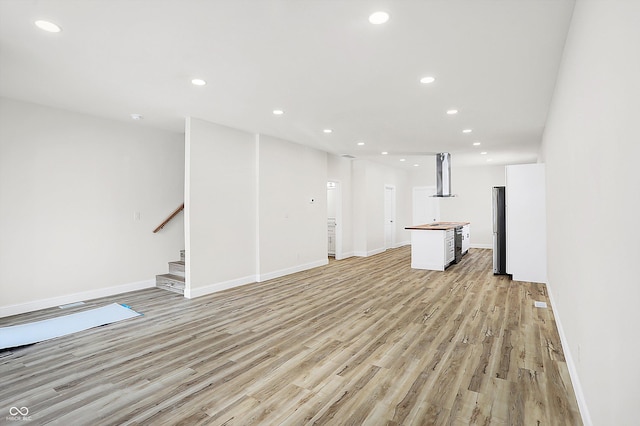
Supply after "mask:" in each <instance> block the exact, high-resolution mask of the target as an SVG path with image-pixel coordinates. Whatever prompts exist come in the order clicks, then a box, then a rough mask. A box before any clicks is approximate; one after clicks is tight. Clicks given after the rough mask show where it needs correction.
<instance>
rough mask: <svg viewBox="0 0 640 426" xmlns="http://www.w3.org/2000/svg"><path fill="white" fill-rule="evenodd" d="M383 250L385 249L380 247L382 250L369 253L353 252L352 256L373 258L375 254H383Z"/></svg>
mask: <svg viewBox="0 0 640 426" xmlns="http://www.w3.org/2000/svg"><path fill="white" fill-rule="evenodd" d="M385 250H386V249H385V248H384V247H382V248H377V249H373V250H369V251H354V252H353V255H354V256H358V257H369V256H374V255H376V254H380V253H384V252H385Z"/></svg>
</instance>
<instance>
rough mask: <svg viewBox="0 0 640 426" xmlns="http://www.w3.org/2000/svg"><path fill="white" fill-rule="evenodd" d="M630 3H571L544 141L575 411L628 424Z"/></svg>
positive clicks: (634, 373)
mask: <svg viewBox="0 0 640 426" xmlns="http://www.w3.org/2000/svg"><path fill="white" fill-rule="evenodd" d="M639 22H640V2H637V1H613V0H612V1H606V2H605V1H589V0H581V1H578V2H576V5H575V11H574V14H573V19H572V23H571V28H570V31H569V35H568V39H567V42H566V46H565V51H564V56H563V61H562V66H561V69H560V73H559V76H558V81H557V84H556V90H555V94H554V97H553V103H552V107H551V110H550V113H549V117H548V121H547V125H546V130H545V133H544V139H543V155H544V161H545V163H546V169H547V225H548V234H547V241H548V277H549V288H550V293H551V296H552V302H553V304H554V310H555V311H556V316H557V318H558V319H560V323H559V325H560V328H561V331H562V333H563V337H564V342H563V347H564V349H565V353H566V355H567V356H568V361H569V362H570V371H572V373H573V377H572V378H573V379H574V384H576V378H579V380H578V382H577V384H578V385H580V386H578V389H577V391H578V392H579V395H578V397H579V399H581V403H582V408H584V407H585V406H586V407H588V410H589V412H590V416H591V419H592V420H593V424H595V425H634V424H638V401H640V391H639V390H638V383H640V364H639V363H638V356H639V354H640V340H639V339H638V335H639V331H638V330H639V329H638V326H639V325H640V309H639V308H638V302H639V301H640V279H639V278H638V277H639V275H638V270H637V266H636V265H637V263H636V262H638V259H639V258H640V245H639V244H638V241H640V227H638V224H637V222H638V218H640V196H638V193H639V190H638V188H640V168H639V167H638V159H640V143H638V140H639V138H638V117H640V96H638V94H640V78H638V76H640V49H639V48H638V40H640V25H638V23H639Z"/></svg>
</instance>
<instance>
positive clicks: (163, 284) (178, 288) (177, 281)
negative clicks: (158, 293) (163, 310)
mask: <svg viewBox="0 0 640 426" xmlns="http://www.w3.org/2000/svg"><path fill="white" fill-rule="evenodd" d="M156 287H158V288H162V289H165V290H169V291H173V292H174V293H178V294H184V277H181V276H179V275H174V274H162V275H156Z"/></svg>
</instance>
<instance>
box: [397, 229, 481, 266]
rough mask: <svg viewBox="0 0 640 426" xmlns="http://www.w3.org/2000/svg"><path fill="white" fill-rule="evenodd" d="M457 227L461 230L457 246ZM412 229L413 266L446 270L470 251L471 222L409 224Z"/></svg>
mask: <svg viewBox="0 0 640 426" xmlns="http://www.w3.org/2000/svg"><path fill="white" fill-rule="evenodd" d="M456 228H458V229H459V230H460V231H461V234H462V235H461V237H462V238H460V236H459V237H458V246H457V247H456ZM405 229H407V230H409V231H411V267H412V268H414V269H428V270H432V271H444V270H445V269H446V268H447V266H449V265H451V264H452V263H455V262H456V249H457V250H458V256H457V257H458V259H460V258H461V257H462V256H463V255H464V254H465V253H467V252H468V251H469V241H470V240H469V237H470V233H471V230H470V223H469V222H434V223H428V224H425V225H414V226H407V227H406V228H405Z"/></svg>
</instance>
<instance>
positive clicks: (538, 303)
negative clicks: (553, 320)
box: [533, 300, 547, 308]
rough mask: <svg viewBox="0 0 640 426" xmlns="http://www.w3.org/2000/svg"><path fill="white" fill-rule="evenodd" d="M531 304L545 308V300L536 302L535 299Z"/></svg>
mask: <svg viewBox="0 0 640 426" xmlns="http://www.w3.org/2000/svg"><path fill="white" fill-rule="evenodd" d="M533 306H535V307H536V308H546V307H547V302H538V301H537V300H536V301H535V302H533Z"/></svg>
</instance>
